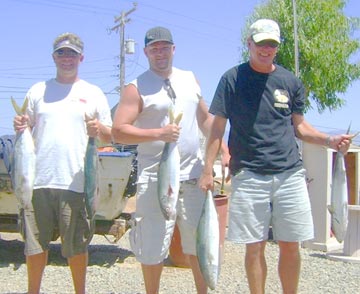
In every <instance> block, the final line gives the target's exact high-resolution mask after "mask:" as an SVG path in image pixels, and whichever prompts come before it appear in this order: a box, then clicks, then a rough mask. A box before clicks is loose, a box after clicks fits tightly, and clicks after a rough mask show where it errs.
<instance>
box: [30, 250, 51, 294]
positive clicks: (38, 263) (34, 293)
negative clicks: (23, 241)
mask: <svg viewBox="0 0 360 294" xmlns="http://www.w3.org/2000/svg"><path fill="white" fill-rule="evenodd" d="M47 259H48V251H44V252H42V253H39V254H34V255H27V256H26V265H27V271H28V293H29V294H38V293H40V285H41V279H42V276H43V273H44V269H45V266H46V264H47Z"/></svg>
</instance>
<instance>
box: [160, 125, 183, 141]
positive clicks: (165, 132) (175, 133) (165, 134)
mask: <svg viewBox="0 0 360 294" xmlns="http://www.w3.org/2000/svg"><path fill="white" fill-rule="evenodd" d="M179 136H180V127H179V126H178V125H177V124H168V125H166V126H165V127H163V128H162V134H161V140H162V141H164V142H167V143H170V142H176V141H177V140H178V139H179Z"/></svg>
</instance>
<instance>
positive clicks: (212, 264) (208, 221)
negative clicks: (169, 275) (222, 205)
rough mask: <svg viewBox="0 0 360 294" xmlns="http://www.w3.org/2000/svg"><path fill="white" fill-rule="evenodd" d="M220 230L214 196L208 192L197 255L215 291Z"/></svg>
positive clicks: (198, 228)
mask: <svg viewBox="0 0 360 294" xmlns="http://www.w3.org/2000/svg"><path fill="white" fill-rule="evenodd" d="M219 242H220V230H219V220H218V215H217V211H216V207H215V202H214V198H213V194H212V192H211V191H210V190H208V191H207V192H206V198H205V202H204V206H203V209H202V212H201V216H200V220H199V224H198V227H197V231H196V255H197V258H198V261H199V266H200V270H201V273H202V275H203V277H204V280H205V282H206V284H207V286H208V287H209V288H210V289H211V290H214V289H215V287H216V284H217V281H218V277H219V274H220V247H219V244H220V243H219Z"/></svg>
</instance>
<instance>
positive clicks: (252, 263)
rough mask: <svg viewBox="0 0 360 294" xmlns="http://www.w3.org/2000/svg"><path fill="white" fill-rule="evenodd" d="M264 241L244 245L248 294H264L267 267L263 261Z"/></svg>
mask: <svg viewBox="0 0 360 294" xmlns="http://www.w3.org/2000/svg"><path fill="white" fill-rule="evenodd" d="M265 246H266V241H261V242H256V243H251V244H246V253H245V269H246V275H247V279H248V283H249V289H250V293H252V294H263V293H265V281H266V275H267V266H266V260H265Z"/></svg>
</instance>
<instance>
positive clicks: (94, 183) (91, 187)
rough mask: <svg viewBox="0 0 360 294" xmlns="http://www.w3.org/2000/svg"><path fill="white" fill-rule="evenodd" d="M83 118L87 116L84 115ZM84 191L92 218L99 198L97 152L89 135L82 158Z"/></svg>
mask: <svg viewBox="0 0 360 294" xmlns="http://www.w3.org/2000/svg"><path fill="white" fill-rule="evenodd" d="M85 119H86V120H88V119H89V117H88V116H87V115H85ZM84 178H85V180H84V193H85V207H86V211H87V215H88V218H89V219H91V220H93V219H94V217H95V214H96V210H97V208H98V204H99V200H100V187H99V154H98V151H97V146H96V142H95V138H94V137H89V139H88V143H87V146H86V153H85V160H84Z"/></svg>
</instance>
